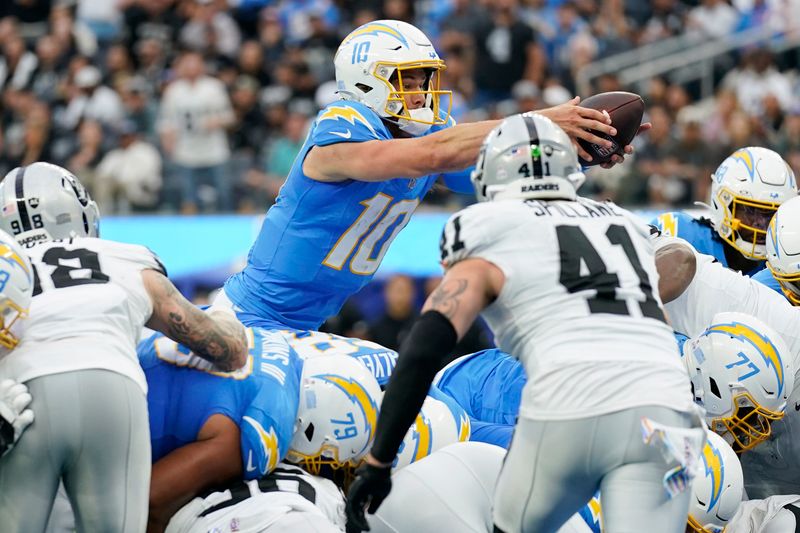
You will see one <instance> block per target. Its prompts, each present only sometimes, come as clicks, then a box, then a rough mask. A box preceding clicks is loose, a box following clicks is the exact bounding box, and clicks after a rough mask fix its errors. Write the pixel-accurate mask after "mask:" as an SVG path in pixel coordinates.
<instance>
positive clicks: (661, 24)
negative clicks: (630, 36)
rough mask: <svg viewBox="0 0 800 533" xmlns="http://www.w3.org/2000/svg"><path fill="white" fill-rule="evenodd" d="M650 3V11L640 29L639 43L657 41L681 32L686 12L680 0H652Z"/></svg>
mask: <svg viewBox="0 0 800 533" xmlns="http://www.w3.org/2000/svg"><path fill="white" fill-rule="evenodd" d="M642 4H644V2H642ZM650 4H651V6H652V13H651V14H650V17H649V18H648V19H647V21H646V22H645V23H644V26H643V27H642V29H641V34H640V37H639V42H640V43H641V44H647V43H652V42H657V41H660V40H661V39H667V38H669V37H676V36H678V35H680V34H681V33H683V31H684V21H685V20H686V14H687V10H686V6H685V5H684V4H683V2H681V1H680V0H653V1H652V2H650Z"/></svg>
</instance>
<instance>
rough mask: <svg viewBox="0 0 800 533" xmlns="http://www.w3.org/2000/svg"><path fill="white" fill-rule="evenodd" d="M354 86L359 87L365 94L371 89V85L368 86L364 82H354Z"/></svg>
mask: <svg viewBox="0 0 800 533" xmlns="http://www.w3.org/2000/svg"><path fill="white" fill-rule="evenodd" d="M356 87H358V88H359V89H361V92H363V93H364V94H367V93H368V92H370V91H371V90H372V87H370V86H369V85H367V84H366V83H356Z"/></svg>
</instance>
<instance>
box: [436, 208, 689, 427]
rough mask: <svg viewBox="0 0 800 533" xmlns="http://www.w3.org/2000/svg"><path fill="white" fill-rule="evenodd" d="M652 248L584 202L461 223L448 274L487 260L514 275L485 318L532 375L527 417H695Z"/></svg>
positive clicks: (623, 218)
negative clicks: (633, 413)
mask: <svg viewBox="0 0 800 533" xmlns="http://www.w3.org/2000/svg"><path fill="white" fill-rule="evenodd" d="M648 237H649V229H648V227H647V226H646V225H645V224H644V223H643V222H640V221H638V220H637V219H636V218H635V217H634V216H633V215H632V214H630V213H629V212H627V211H625V210H624V209H621V208H619V207H617V206H616V205H614V204H612V203H608V202H606V203H598V202H594V201H591V200H588V199H584V198H579V199H578V200H577V201H548V202H543V201H536V200H527V201H521V200H507V201H495V202H485V203H481V204H476V205H473V206H470V207H468V208H467V209H464V210H463V211H461V212H459V213H456V214H455V215H453V216H452V217H451V218H450V220H449V221H448V223H447V225H446V226H445V229H444V232H443V234H442V239H441V253H442V262H443V264H444V265H445V267H450V266H452V265H454V264H455V263H457V262H458V261H462V260H464V259H468V258H481V259H484V260H486V261H489V262H490V263H493V264H494V265H496V266H497V267H498V268H500V269H501V270H502V271H503V273H504V274H505V284H504V286H503V289H502V290H501V292H500V294H499V295H498V297H497V299H496V300H495V301H494V302H493V303H492V304H491V305H489V306H488V307H487V308H486V309H485V310H484V311H483V317H484V318H485V319H486V321H487V323H488V325H489V327H490V328H491V329H492V331H493V332H494V335H495V341H496V342H497V345H498V348H500V349H501V350H503V351H505V352H506V353H509V354H511V355H513V356H515V357H517V358H518V359H520V361H522V363H523V365H524V366H525V370H526V373H527V375H528V383H527V385H526V386H525V389H524V390H523V394H522V403H521V408H520V414H521V415H522V416H526V417H528V418H534V419H562V420H563V419H569V418H584V417H588V416H596V415H601V414H604V413H609V412H613V411H617V410H620V409H626V408H629V407H636V406H640V405H663V406H667V407H671V408H673V409H678V410H686V411H688V410H690V409H691V405H692V399H691V397H690V394H689V381H688V377H687V375H686V371H685V369H684V368H683V366H682V363H681V361H680V357H679V355H678V352H677V347H676V343H675V339H674V337H673V335H672V330H671V328H670V327H669V326H668V325H667V324H666V322H665V319H664V313H663V310H662V306H661V302H660V300H659V297H658V294H657V287H658V274H657V272H656V269H655V262H654V257H653V250H652V246H651V244H650V242H649V239H648Z"/></svg>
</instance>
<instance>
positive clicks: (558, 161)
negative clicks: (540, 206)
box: [472, 113, 586, 202]
mask: <svg viewBox="0 0 800 533" xmlns="http://www.w3.org/2000/svg"><path fill="white" fill-rule="evenodd" d="M585 179H586V176H584V174H583V172H582V171H581V166H580V163H578V154H577V153H576V152H575V148H574V147H573V146H572V141H570V140H569V137H568V136H567V134H566V133H564V130H562V129H561V127H560V126H558V125H557V124H556V123H555V122H553V121H552V120H550V119H549V118H547V117H545V116H542V115H537V114H536V113H523V114H521V115H512V116H510V117H508V118H506V119H505V120H504V121H503V122H501V123H500V125H499V126H497V127H496V128H494V129H493V130H492V131H491V133H489V135H488V136H487V137H486V140H485V141H483V146H481V151H480V154H479V155H478V162H477V164H476V165H475V170H473V171H472V185H473V186H474V187H475V195H476V196H477V197H478V201H479V202H485V201H487V200H498V199H504V198H542V199H564V200H574V199H575V198H576V197H577V191H578V189H579V188H580V186H581V185H582V184H583V181H584V180H585Z"/></svg>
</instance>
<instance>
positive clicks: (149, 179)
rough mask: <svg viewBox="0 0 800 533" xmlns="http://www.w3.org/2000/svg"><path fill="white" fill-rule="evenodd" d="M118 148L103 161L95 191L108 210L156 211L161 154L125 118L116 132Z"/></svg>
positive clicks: (96, 176)
mask: <svg viewBox="0 0 800 533" xmlns="http://www.w3.org/2000/svg"><path fill="white" fill-rule="evenodd" d="M115 133H116V134H117V135H118V136H119V147H118V148H115V149H114V150H111V151H110V152H108V153H107V154H106V156H105V157H104V158H103V159H102V161H100V163H99V165H98V166H97V172H96V174H95V179H94V188H93V191H92V194H93V196H94V199H95V201H96V202H98V205H100V206H103V209H105V210H106V211H107V212H115V213H128V212H131V211H132V212H146V211H154V210H155V209H156V208H157V207H158V200H159V192H160V191H161V186H162V177H161V154H159V153H158V150H157V149H156V148H155V146H153V145H151V144H149V143H147V142H145V141H144V140H142V138H141V136H140V135H139V133H138V131H137V128H136V123H134V122H132V121H130V120H126V121H124V122H122V123H121V124H120V126H119V127H118V128H117V130H116V132H115Z"/></svg>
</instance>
